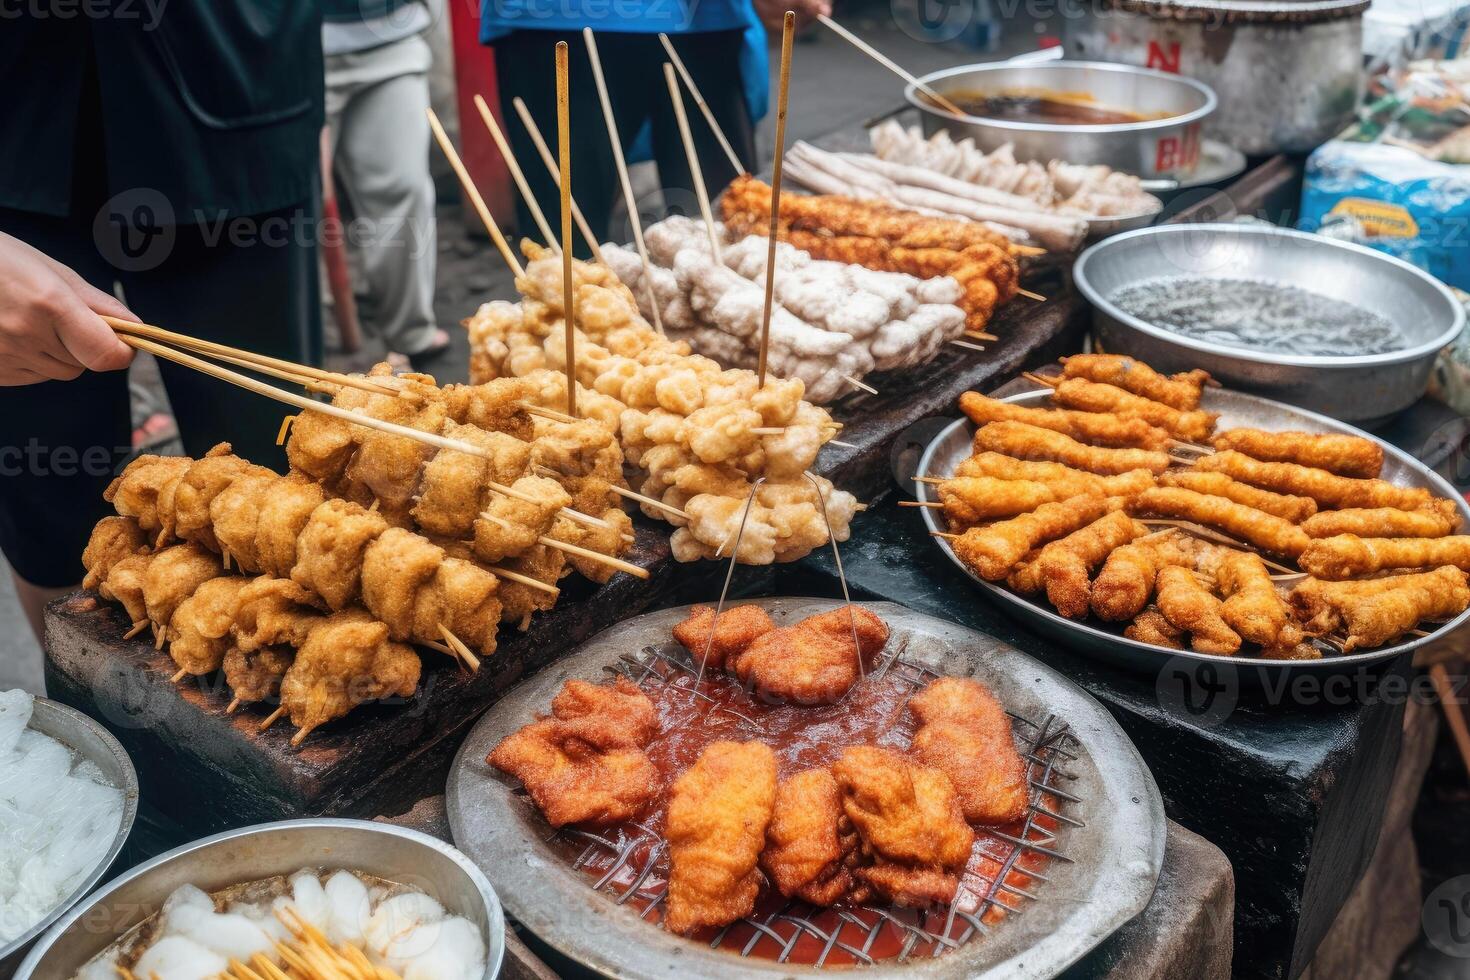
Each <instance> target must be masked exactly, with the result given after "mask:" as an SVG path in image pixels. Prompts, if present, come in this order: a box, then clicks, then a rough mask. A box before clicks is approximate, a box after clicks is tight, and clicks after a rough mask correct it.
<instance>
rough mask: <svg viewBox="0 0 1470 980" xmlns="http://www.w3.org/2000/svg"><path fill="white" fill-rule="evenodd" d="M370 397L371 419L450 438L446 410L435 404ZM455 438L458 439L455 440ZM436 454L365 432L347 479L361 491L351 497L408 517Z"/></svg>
mask: <svg viewBox="0 0 1470 980" xmlns="http://www.w3.org/2000/svg"><path fill="white" fill-rule="evenodd" d="M368 397H369V398H370V399H372V405H373V407H372V409H371V410H370V414H372V415H373V416H374V417H376V418H380V419H384V420H386V421H390V422H397V423H399V424H400V425H406V426H409V427H410V428H414V429H421V430H423V431H424V432H434V433H438V432H440V430H441V429H442V430H444V434H445V435H449V434H450V431H449V430H450V427H451V426H453V423H449V424H448V425H446V424H445V423H446V417H445V414H444V406H443V404H441V403H440V402H439V401H438V400H437V399H429V400H425V401H418V400H415V399H410V398H389V397H381V398H380V397H378V396H376V395H370V396H368ZM476 431H478V430H476ZM455 437H456V438H459V436H458V435H457V434H456V436H455ZM437 452H438V450H436V449H435V448H434V447H433V446H429V445H425V444H424V443H422V442H420V441H418V440H417V439H410V438H408V437H407V436H400V435H395V434H393V433H391V432H381V431H379V430H377V429H367V428H364V429H363V430H362V432H361V433H359V434H358V436H357V451H356V452H355V453H353V454H352V459H351V461H350V462H349V463H348V464H347V470H346V471H345V472H344V473H343V479H344V480H345V481H346V483H347V484H348V485H349V486H352V487H356V488H359V489H358V490H357V491H356V492H351V491H349V494H348V495H349V496H352V497H353V498H354V499H358V500H367V499H376V500H379V501H381V502H382V507H383V509H384V510H385V511H392V512H398V511H406V510H407V509H408V508H409V506H410V504H411V502H412V499H413V496H414V493H415V492H416V491H417V489H418V485H419V473H420V471H421V470H422V469H423V468H424V464H426V463H427V462H428V461H429V460H430V459H431V458H432V457H433V456H434V455H435V454H436V453H437ZM362 494H366V495H370V496H360V495H362Z"/></svg>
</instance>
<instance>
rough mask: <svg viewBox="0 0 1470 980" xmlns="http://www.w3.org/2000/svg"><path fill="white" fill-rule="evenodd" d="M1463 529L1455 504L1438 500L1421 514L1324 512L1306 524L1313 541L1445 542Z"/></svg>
mask: <svg viewBox="0 0 1470 980" xmlns="http://www.w3.org/2000/svg"><path fill="white" fill-rule="evenodd" d="M1459 529H1460V512H1459V509H1458V508H1457V507H1455V504H1454V501H1451V500H1436V501H1434V502H1433V503H1432V504H1431V505H1430V506H1428V507H1421V508H1419V509H1418V510H1399V509H1398V508H1397V507H1372V508H1349V509H1347V510H1324V511H1322V512H1321V513H1319V514H1316V515H1314V516H1312V517H1309V518H1308V519H1307V520H1305V521H1303V522H1302V530H1303V531H1306V532H1307V534H1308V536H1310V537H1313V538H1331V537H1335V536H1336V535H1339V534H1356V535H1357V536H1358V537H1360V538H1442V537H1444V536H1446V535H1448V534H1453V533H1454V532H1456V531H1458V530H1459Z"/></svg>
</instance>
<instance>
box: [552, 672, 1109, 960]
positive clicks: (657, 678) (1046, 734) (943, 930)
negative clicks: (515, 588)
mask: <svg viewBox="0 0 1470 980" xmlns="http://www.w3.org/2000/svg"><path fill="white" fill-rule="evenodd" d="M903 654H904V650H903V649H902V647H901V646H900V648H899V649H897V650H895V651H894V652H893V654H892V655H891V656H889V657H888V658H887V659H885V660H884V661H883V662H882V663H881V664H880V665H879V666H878V668H877V669H876V670H874V671H873V674H872V676H873V677H874V678H877V677H882V676H889V677H892V678H896V679H899V680H901V681H902V682H903V683H905V684H906V685H907V686H908V687H909V693H910V694H913V693H915V692H917V691H918V690H920V689H921V688H922V687H923V686H924V685H926V684H928V683H929V682H930V681H932V680H935V679H937V678H938V677H939V676H940V675H939V674H937V673H936V672H934V671H932V670H930V669H929V668H927V667H924V666H922V665H919V664H916V663H913V662H911V661H909V660H906V659H904V658H903ZM604 669H605V670H606V671H608V672H609V673H613V674H621V675H623V676H625V677H627V678H629V679H630V680H632V681H634V682H635V683H638V684H640V685H643V684H648V683H664V684H667V683H671V682H674V681H677V680H680V679H692V678H694V677H695V676H696V668H695V666H694V664H693V663H692V662H691V660H690V658H689V657H688V655H687V654H686V653H685V652H684V651H683V649H682V648H678V649H677V651H675V650H671V649H669V648H660V647H655V646H647V647H644V648H643V649H642V650H641V651H639V652H638V653H636V654H624V655H623V656H622V657H620V658H619V660H618V661H617V663H616V664H614V665H611V666H607V667H605V668H604ZM684 690H686V691H690V692H692V693H693V694H694V695H695V696H697V697H701V698H704V699H705V700H707V701H710V703H711V704H712V705H714V708H713V710H717V711H729V712H730V713H732V714H734V715H735V716H736V717H737V718H739V719H740V720H741V721H742V722H744V723H747V724H750V725H751V726H756V725H757V722H756V721H755V720H754V719H752V718H748V717H746V716H745V715H742V714H739V713H738V712H735V711H733V710H732V709H730V708H727V707H725V706H723V705H718V704H716V703H715V702H714V700H713V699H711V698H709V697H708V696H707V695H705V694H704V693H703V692H701V691H699V690H697V689H696V688H694V687H687V688H685V689H684ZM1010 716H1011V718H1012V719H1013V721H1014V722H1015V725H1016V730H1017V735H1018V736H1019V739H1020V741H1021V745H1020V751H1021V756H1022V758H1023V760H1025V762H1026V765H1027V779H1028V782H1029V783H1030V785H1031V788H1032V793H1031V803H1030V806H1029V807H1028V810H1027V813H1026V817H1025V819H1024V820H1023V821H1022V825H1021V829H1020V831H1019V832H1018V833H1016V834H1006V833H1001V832H999V831H996V830H993V829H992V830H989V831H988V833H989V834H990V836H991V837H993V838H996V839H998V840H999V841H1001V842H1003V846H1002V851H1001V853H998V854H997V853H989V852H988V853H987V857H988V858H990V859H991V860H992V861H994V862H995V863H996V864H997V865H998V870H997V871H996V872H995V874H994V875H993V876H989V877H987V876H981V875H978V874H974V873H973V872H971V871H967V872H966V874H965V876H964V877H963V879H962V881H961V891H960V894H959V895H958V896H957V898H956V901H955V902H954V903H952V904H951V905H950V906H949V908H948V909H947V910H941V911H937V912H936V911H914V910H905V909H899V908H895V907H888V906H884V905H878V904H864V905H858V906H852V907H847V908H840V909H834V910H827V909H822V908H818V907H816V906H813V905H810V904H808V903H806V902H803V901H800V900H795V899H793V900H788V901H786V902H785V903H784V904H781V905H780V906H779V907H778V908H776V909H774V911H769V912H763V913H759V914H755V915H752V916H750V917H747V918H744V919H741V920H739V921H738V922H736V923H732V924H731V925H729V926H726V927H725V928H724V929H722V930H720V932H719V933H718V934H717V935H715V936H714V938H713V939H712V940H711V941H710V945H711V947H712V948H720V947H722V946H724V947H726V948H730V949H732V950H733V951H735V952H738V953H739V954H740V955H741V956H751V955H760V956H761V957H762V958H768V959H772V960H775V961H776V962H780V963H785V962H788V960H790V958H791V956H792V954H793V952H794V951H795V950H796V948H797V945H798V943H801V942H802V941H803V940H807V941H814V942H815V943H816V944H818V947H819V950H818V951H817V952H816V955H815V956H814V957H813V959H812V963H811V965H812V966H814V967H816V968H817V969H821V968H822V967H823V966H825V965H828V962H829V959H831V958H832V955H833V953H834V952H835V951H841V952H842V953H844V954H846V957H844V958H843V960H844V962H843V964H842V965H846V964H847V963H849V962H855V963H858V964H871V963H876V962H879V961H880V960H887V959H890V958H892V959H895V960H897V961H899V962H903V961H906V960H910V959H916V958H921V957H937V956H942V955H944V954H945V953H947V952H950V951H952V950H955V949H958V948H960V947H961V946H963V945H964V944H965V943H966V942H968V941H970V940H971V939H973V938H975V937H977V936H982V935H984V934H985V933H987V932H989V931H990V930H991V929H992V928H994V927H995V925H996V920H997V919H998V918H1000V917H1001V916H1012V915H1021V914H1024V912H1025V909H1026V907H1027V904H1028V903H1031V902H1037V901H1041V900H1042V899H1041V898H1040V897H1038V896H1037V895H1036V894H1034V893H1033V892H1032V891H1031V890H1030V889H1029V888H1026V887H1022V883H1021V882H1024V884H1026V885H1031V883H1032V882H1039V883H1040V884H1041V885H1042V886H1043V888H1044V886H1045V885H1046V883H1047V882H1048V881H1049V878H1048V877H1047V875H1046V874H1045V873H1043V872H1042V871H1040V870H1038V869H1036V868H1035V867H1030V866H1027V867H1025V868H1024V869H1023V868H1021V867H1020V866H1018V862H1019V861H1021V859H1022V856H1023V855H1025V854H1027V853H1028V852H1029V853H1033V854H1035V855H1039V856H1040V857H1041V858H1044V859H1046V860H1048V861H1059V862H1067V863H1070V861H1071V858H1069V857H1068V856H1067V855H1066V854H1065V853H1064V852H1063V845H1062V842H1061V837H1060V835H1061V833H1062V828H1065V827H1082V826H1084V824H1083V822H1082V821H1081V820H1079V819H1077V817H1076V816H1074V815H1073V814H1071V813H1069V812H1068V811H1069V810H1075V809H1076V808H1077V807H1078V806H1079V805H1080V804H1081V803H1082V802H1083V801H1082V799H1081V798H1080V797H1078V796H1077V795H1076V794H1074V793H1072V792H1069V791H1068V790H1067V789H1065V788H1064V787H1063V785H1062V784H1064V783H1066V782H1068V781H1070V780H1073V779H1075V778H1076V777H1075V775H1074V774H1073V773H1070V772H1068V770H1067V768H1066V765H1067V763H1068V762H1069V761H1076V759H1077V758H1078V756H1077V754H1076V750H1078V749H1080V744H1079V742H1078V740H1077V738H1076V736H1075V735H1074V734H1073V733H1072V731H1071V730H1070V728H1069V727H1068V726H1067V725H1066V724H1065V723H1061V724H1059V723H1058V722H1057V719H1056V718H1055V717H1054V716H1048V717H1044V718H1040V719H1035V718H1026V717H1022V716H1021V715H1017V714H1015V713H1010ZM625 830H629V831H631V832H630V833H625V834H622V835H620V838H621V839H616V840H615V839H613V838H611V837H609V836H604V835H603V834H599V833H593V832H589V831H585V830H579V829H575V828H563V829H562V830H560V831H557V832H556V833H554V834H552V835H551V837H550V838H548V840H549V841H550V840H557V839H560V840H561V841H563V842H566V843H569V844H570V845H572V846H573V847H574V848H580V851H579V852H578V855H577V857H576V859H575V860H574V862H573V865H574V867H576V868H578V869H586V868H589V866H590V867H591V868H593V869H600V871H601V873H600V874H599V875H598V876H597V877H596V878H592V879H591V880H592V881H593V885H592V887H593V888H594V889H595V890H597V891H602V892H605V893H606V894H608V895H609V896H610V897H611V898H612V899H613V901H615V902H616V903H617V904H618V905H626V904H628V903H629V902H635V900H636V902H635V907H637V906H642V907H641V910H640V915H641V917H643V918H645V919H647V918H649V917H651V916H652V915H653V913H654V910H655V909H658V908H659V907H660V906H661V905H662V904H663V902H664V899H665V897H666V894H667V886H666V885H665V884H664V883H665V882H666V880H667V874H668V842H667V841H665V840H664V839H663V838H662V837H661V836H660V835H659V833H658V832H657V831H656V830H655V829H654V828H652V827H650V826H647V825H646V824H643V823H635V824H632V825H631V827H629V828H625ZM589 878H591V873H590V871H589ZM1012 879H1020V881H1016V880H1012ZM1032 887H1034V886H1032ZM1037 890H1038V891H1039V890H1042V889H1037ZM987 915H989V916H990V917H991V921H990V922H987V921H986V918H987ZM819 916H820V917H823V918H824V919H825V920H827V921H830V922H832V923H833V924H831V925H825V926H824V925H822V924H819V923H818V922H817V921H815V920H816V919H817V918H818V917H819ZM734 930H739V932H738V933H735V932H733V931H734ZM746 932H748V933H749V937H748V938H747V939H745V941H744V942H743V943H741V944H740V945H738V946H735V945H733V944H731V943H730V942H729V940H731V939H732V938H733V937H735V936H739V935H744V934H745V933H746ZM880 947H881V948H883V949H886V950H892V949H894V948H895V947H896V950H897V952H896V953H891V954H889V953H882V954H880V953H879V952H878V949H879V948H880ZM834 965H835V964H834Z"/></svg>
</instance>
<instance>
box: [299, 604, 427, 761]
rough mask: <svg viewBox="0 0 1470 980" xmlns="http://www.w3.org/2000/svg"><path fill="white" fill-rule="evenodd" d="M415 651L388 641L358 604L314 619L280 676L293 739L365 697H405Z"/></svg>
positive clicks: (412, 679) (414, 676)
mask: <svg viewBox="0 0 1470 980" xmlns="http://www.w3.org/2000/svg"><path fill="white" fill-rule="evenodd" d="M420 669H421V666H420V664H419V658H418V654H416V653H414V652H413V649H412V648H411V647H407V646H404V645H403V644H401V643H393V642H392V641H390V640H389V638H388V627H387V626H386V625H384V624H383V623H381V622H379V621H377V620H375V619H374V618H373V617H372V616H370V615H368V614H367V613H366V612H364V611H362V610H360V609H349V610H347V611H345V612H338V613H333V614H332V615H330V616H327V617H326V618H325V619H323V620H321V621H320V622H318V623H316V624H314V625H313V626H312V628H311V630H310V632H309V633H308V635H307V637H306V642H305V643H303V644H301V648H300V649H299V650H297V651H296V659H295V660H294V661H292V663H291V667H290V669H289V670H287V671H286V675H285V677H284V678H283V679H282V681H281V705H282V707H284V708H285V709H286V711H287V713H288V714H289V715H290V716H291V723H292V724H293V725H295V726H296V728H297V732H296V735H295V737H293V738H292V742H293V743H299V742H300V741H301V740H302V739H303V738H305V737H306V735H307V734H308V733H310V732H311V731H312V730H313V729H315V728H318V727H320V726H322V725H324V724H326V723H327V722H329V721H332V720H333V719H336V718H341V717H342V716H343V715H345V714H347V713H348V712H349V711H351V710H352V709H353V708H355V707H357V706H358V705H360V704H363V703H364V702H367V701H375V700H377V699H379V698H385V697H389V696H394V695H396V696H397V697H401V698H406V697H411V696H412V695H413V692H414V691H415V690H417V688H418V685H419V671H420Z"/></svg>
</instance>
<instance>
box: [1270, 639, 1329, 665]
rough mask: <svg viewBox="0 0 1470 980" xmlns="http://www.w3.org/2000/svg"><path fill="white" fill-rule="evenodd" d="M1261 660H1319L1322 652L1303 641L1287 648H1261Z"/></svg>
mask: <svg viewBox="0 0 1470 980" xmlns="http://www.w3.org/2000/svg"><path fill="white" fill-rule="evenodd" d="M1260 656H1261V659H1263V660H1321V659H1322V651H1321V650H1320V649H1318V648H1317V647H1314V646H1313V645H1312V644H1310V643H1307V642H1305V641H1303V642H1301V643H1297V644H1295V645H1293V646H1289V647H1262V648H1261V654H1260Z"/></svg>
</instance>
